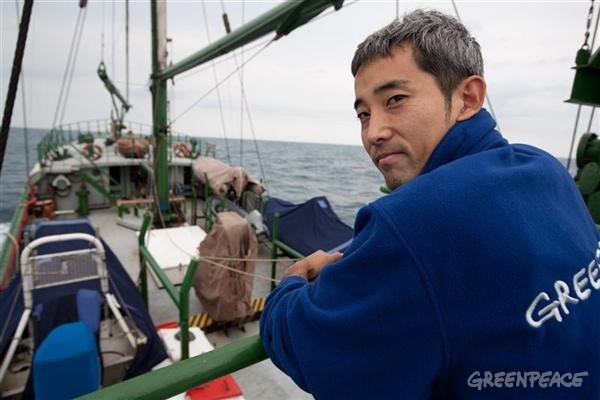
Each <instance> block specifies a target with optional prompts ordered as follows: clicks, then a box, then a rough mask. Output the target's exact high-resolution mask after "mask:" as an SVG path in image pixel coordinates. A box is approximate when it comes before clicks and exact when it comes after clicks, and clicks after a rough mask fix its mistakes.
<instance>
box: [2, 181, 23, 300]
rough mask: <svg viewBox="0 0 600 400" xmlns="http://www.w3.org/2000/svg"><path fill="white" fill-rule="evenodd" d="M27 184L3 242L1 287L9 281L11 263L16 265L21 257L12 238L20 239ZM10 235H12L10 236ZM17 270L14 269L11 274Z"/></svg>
mask: <svg viewBox="0 0 600 400" xmlns="http://www.w3.org/2000/svg"><path fill="white" fill-rule="evenodd" d="M27 189H28V188H27V186H25V188H24V189H23V194H22V195H21V199H20V200H19V203H18V204H17V207H16V208H15V212H14V213H13V217H12V220H11V221H10V228H9V229H8V233H7V237H6V238H5V239H4V243H3V244H2V253H0V289H2V288H4V285H6V284H7V283H8V281H9V280H10V278H11V276H9V274H7V271H8V270H9V267H10V264H13V265H16V264H15V263H16V262H17V260H18V258H19V250H18V248H17V247H16V246H15V243H14V242H13V241H12V240H11V239H10V238H11V237H12V238H14V239H15V240H16V241H17V242H18V241H20V239H21V238H20V230H21V228H22V226H21V225H22V221H23V217H24V213H25V207H24V206H23V205H24V204H25V202H26V201H27V195H28V190H27ZM9 235H10V236H9ZM15 272H16V270H15V269H13V270H12V271H11V273H10V275H12V274H14V273H15Z"/></svg>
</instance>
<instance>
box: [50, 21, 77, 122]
mask: <svg viewBox="0 0 600 400" xmlns="http://www.w3.org/2000/svg"><path fill="white" fill-rule="evenodd" d="M81 13H82V10H81V9H80V10H79V14H77V21H76V22H75V30H74V31H73V37H72V38H71V47H70V48H69V55H68V56H67V65H66V67H65V72H64V73H63V78H62V82H61V84H60V91H59V92H58V101H57V102H56V110H55V111H54V119H53V120H52V129H54V128H55V127H56V121H57V119H58V115H59V114H60V108H61V104H62V99H63V94H64V90H65V83H66V81H67V76H68V74H69V68H70V67H71V58H72V57H73V49H74V48H75V41H76V38H77V31H78V30H79V24H80V22H81Z"/></svg>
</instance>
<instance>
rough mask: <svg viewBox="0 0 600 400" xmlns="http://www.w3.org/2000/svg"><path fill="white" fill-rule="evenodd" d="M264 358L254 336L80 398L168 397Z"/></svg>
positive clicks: (131, 399) (153, 399)
mask: <svg viewBox="0 0 600 400" xmlns="http://www.w3.org/2000/svg"><path fill="white" fill-rule="evenodd" d="M266 358H267V354H266V353H265V350H264V348H263V345H262V343H261V341H260V339H259V337H258V336H253V337H249V338H245V339H242V340H238V341H236V342H234V343H231V344H228V345H226V346H223V347H221V348H218V349H215V350H213V351H209V352H208V353H204V354H201V355H199V356H196V357H192V358H189V359H187V360H183V361H180V362H178V363H175V364H173V365H169V366H168V367H164V368H160V369H158V370H156V371H152V372H148V373H146V374H144V375H141V376H137V377H135V378H131V379H128V380H126V381H124V382H121V383H119V384H116V385H113V386H109V387H107V388H105V389H102V390H99V391H97V392H94V393H90V394H87V395H85V396H83V397H80V400H105V399H110V400H137V399H140V400H162V399H167V398H169V397H172V396H175V395H176V394H179V393H183V392H185V391H186V390H188V389H191V388H193V387H196V386H198V385H202V384H204V383H207V382H210V381H212V380H214V379H216V378H218V377H221V376H223V375H227V374H230V373H232V372H235V371H238V370H240V369H243V368H246V367H249V366H251V365H253V364H256V363H258V362H260V361H263V360H265V359H266Z"/></svg>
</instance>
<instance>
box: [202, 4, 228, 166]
mask: <svg viewBox="0 0 600 400" xmlns="http://www.w3.org/2000/svg"><path fill="white" fill-rule="evenodd" d="M202 14H203V15H204V26H205V27H206V37H207V38H208V42H209V43H211V40H210V29H209V27H208V17H207V16H206V5H205V3H204V0H202ZM211 66H212V72H213V78H214V80H215V85H216V84H217V83H218V82H219V78H218V77H217V68H216V67H215V62H214V61H212V60H211ZM216 90H217V101H218V103H219V111H220V114H221V127H222V128H223V137H224V138H225V149H226V151H227V161H228V163H229V164H231V155H230V153H229V141H228V140H227V128H226V126H225V115H223V103H222V102H221V91H220V90H219V88H218V87H217V89H216Z"/></svg>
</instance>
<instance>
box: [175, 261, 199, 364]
mask: <svg viewBox="0 0 600 400" xmlns="http://www.w3.org/2000/svg"><path fill="white" fill-rule="evenodd" d="M197 268H198V260H196V259H195V258H194V259H192V261H190V265H189V266H188V270H187V272H186V273H185V277H184V278H183V283H182V284H181V289H180V290H179V329H180V330H179V332H180V333H181V335H180V336H181V337H180V339H181V359H182V360H185V359H186V358H189V356H190V351H189V349H190V346H189V343H190V331H189V330H188V328H189V317H190V316H189V304H190V287H191V286H192V282H194V278H195V277H196V269H197Z"/></svg>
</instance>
